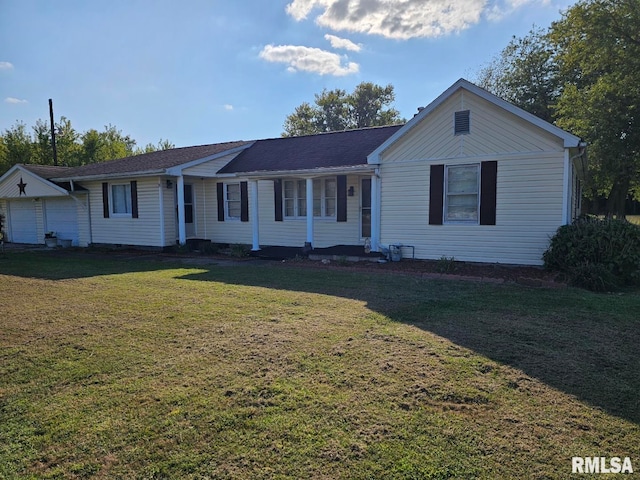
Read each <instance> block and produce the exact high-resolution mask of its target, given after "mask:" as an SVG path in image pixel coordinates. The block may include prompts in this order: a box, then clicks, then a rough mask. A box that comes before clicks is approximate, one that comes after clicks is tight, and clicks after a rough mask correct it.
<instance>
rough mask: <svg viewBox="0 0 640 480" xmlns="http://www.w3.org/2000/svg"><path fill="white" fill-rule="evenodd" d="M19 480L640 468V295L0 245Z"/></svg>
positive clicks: (544, 473)
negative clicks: (587, 465)
mask: <svg viewBox="0 0 640 480" xmlns="http://www.w3.org/2000/svg"><path fill="white" fill-rule="evenodd" d="M0 285H1V291H2V297H1V299H0V327H1V328H0V478H7V479H14V478H15V479H18V478H19V479H36V478H37V479H40V478H139V479H152V478H187V479H188V478H193V479H195V478H257V479H260V478H264V479H266V478H280V479H285V478H332V479H333V478H382V479H384V478H394V479H395V478H407V479H408V478H433V479H440V478H487V479H489V478H523V477H524V478H569V477H570V476H571V475H570V473H571V457H572V456H606V457H611V456H619V457H625V456H629V457H631V460H632V462H633V466H634V470H636V471H640V446H639V445H640V403H639V397H638V392H639V391H640V376H639V375H638V371H640V357H639V356H638V355H637V345H638V344H639V343H640V329H639V328H638V327H639V323H640V321H639V315H638V312H639V311H640V295H638V294H632V293H627V294H621V295H597V294H592V293H588V292H584V291H580V290H573V289H566V290H546V289H528V288H524V287H518V286H510V285H501V286H496V285H488V284H476V283H463V282H460V283H457V282H435V281H427V280H421V279H416V278H413V277H408V276H402V275H386V274H373V275H372V274H363V273H353V272H348V271H344V270H342V269H340V270H320V269H309V268H304V267H301V266H297V267H291V268H288V267H285V266H279V265H277V266H273V265H272V266H265V267H260V266H255V265H254V264H253V262H243V264H242V266H235V267H228V266H226V267H224V266H216V265H210V266H205V267H202V266H200V267H197V266H188V265H184V264H170V263H163V262H158V261H143V260H140V261H135V262H134V261H131V260H129V261H124V260H119V259H118V258H111V259H109V260H102V259H95V258H91V257H89V256H87V255H83V254H77V256H76V257H71V258H69V257H56V256H54V255H52V254H33V253H32V254H29V253H24V254H15V253H12V254H5V255H4V256H0Z"/></svg>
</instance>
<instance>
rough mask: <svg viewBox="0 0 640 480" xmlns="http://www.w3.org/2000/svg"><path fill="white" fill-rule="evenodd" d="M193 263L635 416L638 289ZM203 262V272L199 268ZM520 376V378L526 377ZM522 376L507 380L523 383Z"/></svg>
mask: <svg viewBox="0 0 640 480" xmlns="http://www.w3.org/2000/svg"><path fill="white" fill-rule="evenodd" d="M176 267H181V268H184V267H185V266H184V265H179V264H178V263H176V262H174V263H167V262H161V261H144V257H143V258H138V259H130V258H129V259H127V258H122V257H120V256H114V257H113V258H112V259H110V258H108V257H107V258H95V256H91V255H87V254H77V255H66V256H65V257H56V256H51V255H41V254H22V256H21V257H14V258H3V257H1V256H0V273H4V274H10V275H18V276H24V277H36V278H43V279H53V280H58V279H68V278H86V277H91V276H97V275H111V274H122V273H133V272H149V271H160V270H167V269H175V268H176ZM193 267H197V268H198V269H199V270H200V272H199V273H190V274H187V275H180V276H178V277H177V278H178V279H179V280H188V281H199V282H222V283H226V284H231V285H239V286H256V287H265V288H270V289H278V290H285V291H290V292H305V293H318V294H323V295H332V296H338V297H344V298H349V299H356V300H359V301H362V302H366V304H367V307H368V308H369V309H371V310H372V311H375V312H379V313H381V314H383V315H385V316H387V317H388V318H389V319H391V320H393V321H397V322H403V323H407V324H411V325H414V326H416V327H417V328H421V329H423V330H425V331H428V332H432V333H434V334H436V335H439V336H441V337H443V338H447V339H449V340H450V341H452V342H454V343H455V344H457V345H459V346H462V347H465V348H468V349H470V350H472V351H474V352H476V353H477V354H480V355H483V356H485V357H487V358H490V359H492V360H494V361H496V362H499V363H502V364H505V365H509V366H511V367H514V368H516V369H519V370H521V371H523V372H524V373H525V374H526V375H528V376H530V377H535V378H537V379H539V380H541V381H542V382H544V383H545V384H547V385H549V386H550V387H553V388H555V389H558V390H559V391H562V392H565V393H567V394H570V395H573V396H575V397H576V398H578V399H579V400H581V401H583V402H587V403H589V404H591V405H593V406H595V407H598V408H600V409H602V410H604V411H606V412H608V413H610V414H613V415H616V416H619V417H621V418H625V419H627V420H630V421H632V422H634V423H636V424H640V396H639V395H638V392H640V375H638V372H640V356H639V355H638V354H637V350H638V345H639V344H640V328H639V327H640V315H639V313H638V312H640V295H638V294H627V295H601V294H600V295H598V294H592V293H589V292H585V291H580V290H573V289H569V290H546V289H529V288H525V287H519V286H514V285H500V286H496V285H488V284H478V283H471V282H451V281H443V282H436V281H428V280H420V279H417V278H414V277H410V276H402V275H390V274H389V275H388V274H384V273H383V274H381V273H354V272H350V271H348V270H343V271H341V270H340V269H329V270H325V269H319V268H304V267H299V268H298V267H296V268H288V267H286V266H280V265H279V264H276V265H274V266H270V267H266V268H265V267H260V266H256V267H253V266H252V265H251V264H247V265H246V267H248V268H229V267H224V268H217V267H215V266H214V267H211V266H208V267H206V266H205V267H203V266H202V265H197V266H196V265H193ZM203 269H204V271H202V270H203ZM522 382H523V383H524V382H526V379H524V378H523V380H522ZM521 387H524V385H513V388H521Z"/></svg>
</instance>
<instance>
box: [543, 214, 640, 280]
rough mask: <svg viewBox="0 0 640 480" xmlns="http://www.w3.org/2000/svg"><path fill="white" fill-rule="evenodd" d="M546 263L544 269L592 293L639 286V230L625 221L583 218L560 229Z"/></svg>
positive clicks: (638, 227)
mask: <svg viewBox="0 0 640 480" xmlns="http://www.w3.org/2000/svg"><path fill="white" fill-rule="evenodd" d="M543 260H544V266H545V268H547V269H549V270H553V271H558V272H561V273H563V274H565V275H566V276H567V278H568V280H569V281H570V282H571V283H573V284H574V285H576V286H579V287H583V288H587V289H589V290H594V291H610V290H616V289H619V288H623V287H628V286H634V285H640V226H638V225H634V224H632V223H630V222H628V221H626V220H618V219H599V218H596V217H590V216H585V217H580V218H578V219H577V220H576V221H574V222H573V223H572V224H571V225H563V226H561V227H560V228H558V230H557V232H556V234H555V235H554V237H553V238H552V239H551V244H550V246H549V248H548V250H547V251H546V252H545V253H544V255H543Z"/></svg>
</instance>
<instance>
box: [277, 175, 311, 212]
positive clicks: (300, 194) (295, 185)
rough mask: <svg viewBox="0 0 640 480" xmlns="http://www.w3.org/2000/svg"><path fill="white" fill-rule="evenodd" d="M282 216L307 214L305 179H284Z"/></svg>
mask: <svg viewBox="0 0 640 480" xmlns="http://www.w3.org/2000/svg"><path fill="white" fill-rule="evenodd" d="M283 194H284V198H283V200H284V202H283V203H284V216H285V217H287V218H295V217H306V216H307V181H306V180H285V181H284V189H283Z"/></svg>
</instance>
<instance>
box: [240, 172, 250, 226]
mask: <svg viewBox="0 0 640 480" xmlns="http://www.w3.org/2000/svg"><path fill="white" fill-rule="evenodd" d="M240 221H241V222H248V221H249V190H248V189H247V182H240Z"/></svg>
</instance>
